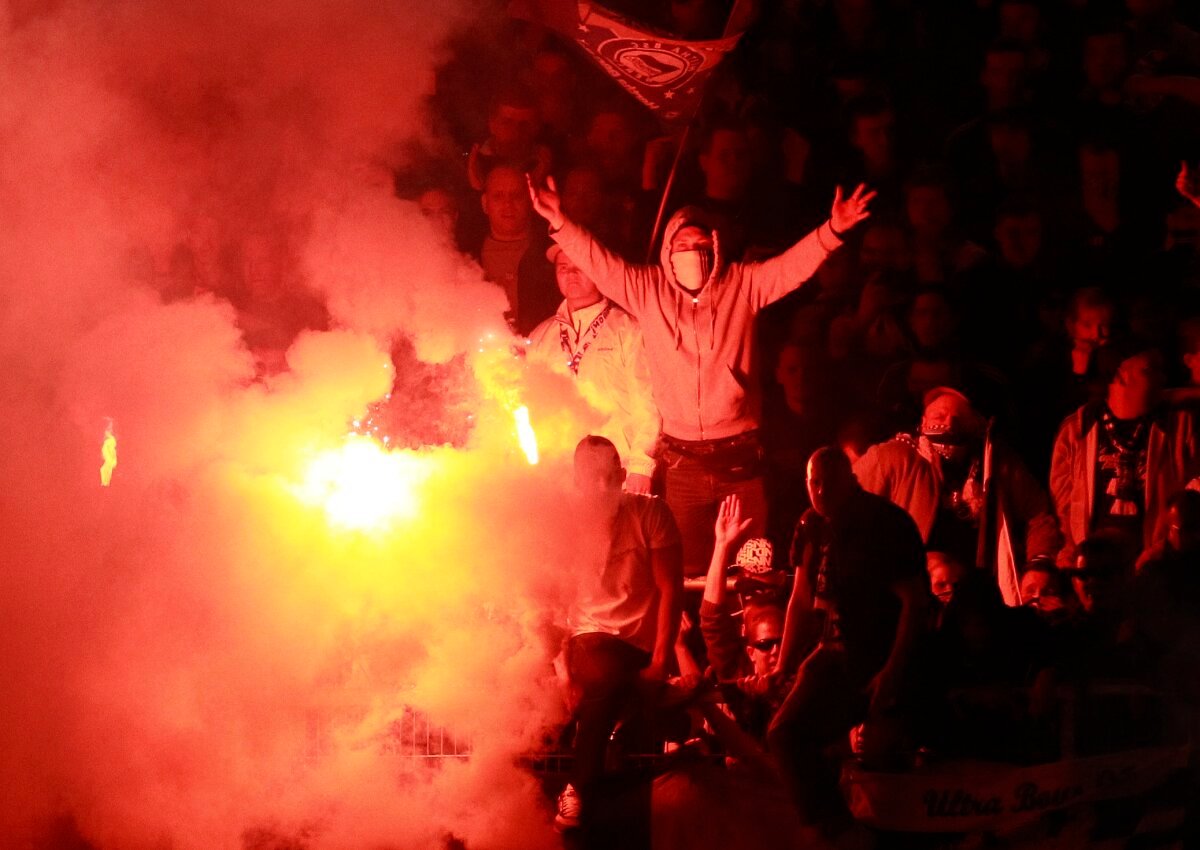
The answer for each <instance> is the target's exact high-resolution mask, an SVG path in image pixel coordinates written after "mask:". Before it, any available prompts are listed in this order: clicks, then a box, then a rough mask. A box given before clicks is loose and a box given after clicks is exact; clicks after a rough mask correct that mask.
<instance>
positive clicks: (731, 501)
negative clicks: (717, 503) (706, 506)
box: [713, 496, 754, 546]
mask: <svg viewBox="0 0 1200 850" xmlns="http://www.w3.org/2000/svg"><path fill="white" fill-rule="evenodd" d="M753 522H754V517H747V518H746V519H742V500H741V499H739V498H738V497H737V496H726V497H725V499H724V500H723V501H722V502H721V507H720V508H718V509H717V523H716V525H715V526H713V537H714V539H715V541H716V544H717V545H718V546H729V545H731V544H732V543H733V541H735V540H737V539H738V538H739V537H741V536H742V535H743V534H745V533H746V529H748V528H749V527H750V525H751V523H753Z"/></svg>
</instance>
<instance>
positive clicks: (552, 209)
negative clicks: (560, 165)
mask: <svg viewBox="0 0 1200 850" xmlns="http://www.w3.org/2000/svg"><path fill="white" fill-rule="evenodd" d="M525 182H526V183H528V184H529V197H530V199H531V200H532V201H533V209H534V210H535V211H536V212H537V214H538V215H540V216H541V217H542V218H544V219H546V221H548V222H550V229H551V230H558V229H559V228H560V227H562V226H563V222H564V220H565V219H564V218H563V213H562V203H561V201H560V200H559V197H558V187H557V186H555V185H554V178H553V177H548V178H546V182H545V184H544V185H541V186H537V185H535V184H534V182H533V177H531V176H530V175H528V174H526V175H525Z"/></svg>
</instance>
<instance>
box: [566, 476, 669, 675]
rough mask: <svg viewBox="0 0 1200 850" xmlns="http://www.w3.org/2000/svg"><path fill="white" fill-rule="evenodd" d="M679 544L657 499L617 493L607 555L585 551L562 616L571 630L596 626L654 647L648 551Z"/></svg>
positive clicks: (654, 609) (654, 595)
mask: <svg viewBox="0 0 1200 850" xmlns="http://www.w3.org/2000/svg"><path fill="white" fill-rule="evenodd" d="M678 545H679V529H678V527H677V526H676V525H675V518H674V517H673V516H671V511H670V509H669V508H667V506H666V504H665V503H664V502H663V501H662V500H661V499H655V498H652V497H650V496H636V495H631V494H629V493H624V494H622V496H621V504H620V507H619V508H618V510H617V516H616V519H615V520H614V522H613V526H612V536H611V541H610V543H609V545H608V547H607V558H606V557H604V555H603V554H600V555H598V556H594V557H585V558H584V560H583V563H581V564H580V565H579V570H580V573H579V575H578V589H577V591H576V594H575V602H574V604H573V605H572V606H571V611H570V614H569V615H568V617H567V626H568V628H569V629H570V632H571V635H572V636H575V635H582V634H589V633H593V632H601V633H603V634H609V635H613V636H615V637H618V638H620V639H621V640H623V641H625V642H626V643H630V644H632V645H633V646H636V647H637V648H638V649H641V650H644V651H645V652H653V651H654V638H655V632H656V628H657V622H656V620H657V610H658V588H657V587H656V586H655V584H654V569H653V566H652V564H651V552H653V551H654V550H655V549H668V548H670V547H672V546H678ZM587 548H589V547H586V546H585V547H584V549H585V551H586V550H587ZM596 548H597V549H599V550H600V551H601V552H603V547H596Z"/></svg>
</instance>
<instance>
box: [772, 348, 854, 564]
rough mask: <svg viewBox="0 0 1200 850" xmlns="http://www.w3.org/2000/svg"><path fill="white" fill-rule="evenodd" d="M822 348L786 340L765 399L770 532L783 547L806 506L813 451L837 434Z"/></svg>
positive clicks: (789, 539) (785, 546)
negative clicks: (810, 460)
mask: <svg viewBox="0 0 1200 850" xmlns="http://www.w3.org/2000/svg"><path fill="white" fill-rule="evenodd" d="M826 371H827V368H826V365H825V358H824V357H823V356H822V352H819V351H814V350H813V349H812V347H810V346H809V345H805V344H803V343H801V342H795V341H789V342H786V343H784V345H783V347H782V348H780V350H779V356H778V357H777V358H776V360H775V368H774V370H773V377H774V382H775V384H776V386H774V387H769V388H768V389H767V392H766V395H765V397H764V399H763V419H762V442H763V452H764V461H765V466H766V469H765V472H764V486H765V488H766V495H767V508H768V510H767V537H768V538H769V539H770V540H771V541H772V542H773V543H774V544H775V545H776V546H777V547H779V549H780V551H785V550H786V548H787V545H788V543H789V542H790V541H791V539H792V531H793V530H794V529H795V527H796V520H798V519H799V518H800V514H801V513H803V511H804V509H805V508H807V507H808V494H807V492H806V488H805V481H807V479H808V459H809V458H810V457H812V453H813V452H815V451H816V450H817V449H818V448H820V447H821V446H823V445H827V444H828V443H830V442H831V441H832V440H833V437H834V425H835V422H836V421H837V414H838V411H837V410H836V409H835V408H834V405H833V404H832V403H831V401H832V393H831V392H829V389H830V387H831V386H833V384H832V382H830V381H829V380H828V379H827V377H826Z"/></svg>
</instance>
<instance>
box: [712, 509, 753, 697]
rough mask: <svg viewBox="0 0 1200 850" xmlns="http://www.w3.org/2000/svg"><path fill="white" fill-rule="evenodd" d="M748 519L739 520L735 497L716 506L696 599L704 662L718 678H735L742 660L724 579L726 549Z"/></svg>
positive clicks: (744, 529) (728, 548)
mask: <svg viewBox="0 0 1200 850" xmlns="http://www.w3.org/2000/svg"><path fill="white" fill-rule="evenodd" d="M751 522H752V519H751V518H746V519H742V503H741V500H740V499H739V498H738V497H737V496H727V497H726V498H725V499H724V501H722V502H721V507H720V508H718V509H717V522H716V525H715V526H714V528H713V536H714V538H715V542H714V544H713V553H712V560H711V561H710V562H709V565H708V575H707V576H706V577H705V579H704V598H703V599H702V600H701V602H700V634H701V635H702V636H703V637H704V648H705V650H707V652H708V661H709V664H711V665H712V668H713V672H714V673H716V676H717V680H718V681H729V680H730V679H733V678H734V677H736V676H737V675H738V674H739V670H740V668H741V665H742V662H743V661H744V660H745V653H744V647H745V644H744V643H743V642H742V639H741V637H740V636H739V635H738V630H737V624H736V622H735V621H734V619H733V617H732V616H731V615H730V614H729V612H728V611H726V610H725V582H726V577H727V569H726V568H727V565H728V564H729V561H730V552H731V551H732V550H733V546H734V544H735V543H736V542H737V540H738V538H739V537H741V536H742V535H743V534H745V533H746V530H747V529H748V528H749V527H750V524H751Z"/></svg>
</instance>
